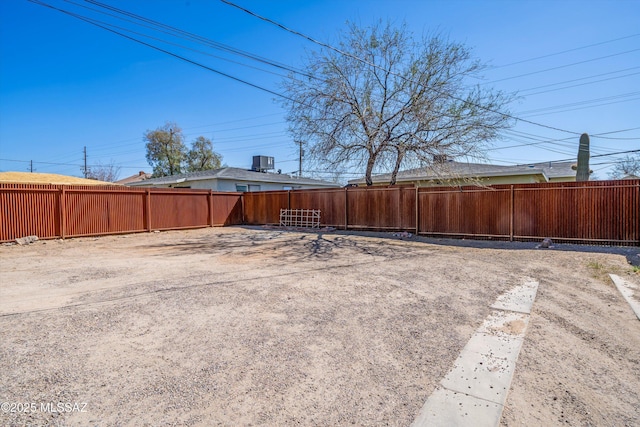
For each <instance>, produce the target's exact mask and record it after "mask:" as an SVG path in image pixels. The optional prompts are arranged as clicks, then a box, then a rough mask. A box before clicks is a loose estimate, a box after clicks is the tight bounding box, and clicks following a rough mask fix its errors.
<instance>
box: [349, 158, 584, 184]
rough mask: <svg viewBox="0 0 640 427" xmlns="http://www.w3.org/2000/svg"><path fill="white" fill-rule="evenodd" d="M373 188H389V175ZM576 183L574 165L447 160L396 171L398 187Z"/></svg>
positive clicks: (376, 181)
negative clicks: (422, 166)
mask: <svg viewBox="0 0 640 427" xmlns="http://www.w3.org/2000/svg"><path fill="white" fill-rule="evenodd" d="M372 180H373V185H389V182H390V181H391V174H383V175H375V176H373V177H372ZM575 180H576V170H575V162H545V163H532V164H527V165H516V166H503V165H490V164H483V163H464V162H454V161H446V162H443V163H437V164H434V165H432V166H429V167H426V168H417V169H408V170H404V171H400V172H398V176H397V177H396V184H397V185H415V186H418V187H432V186H446V185H461V184H462V185H473V184H481V185H497V184H527V183H539V182H567V181H575ZM349 185H365V180H364V178H360V179H353V180H351V181H349Z"/></svg>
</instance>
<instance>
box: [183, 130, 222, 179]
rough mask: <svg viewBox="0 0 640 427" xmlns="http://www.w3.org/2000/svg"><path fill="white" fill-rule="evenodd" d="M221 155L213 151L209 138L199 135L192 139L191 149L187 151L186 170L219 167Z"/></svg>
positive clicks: (195, 170) (192, 170) (194, 170)
mask: <svg viewBox="0 0 640 427" xmlns="http://www.w3.org/2000/svg"><path fill="white" fill-rule="evenodd" d="M221 162H222V156H221V155H220V154H218V153H216V152H215V151H213V144H212V142H211V140H210V139H209V138H205V137H204V136H199V137H198V138H196V140H195V141H193V143H192V145H191V150H189V153H187V171H189V172H197V171H204V170H210V169H218V168H220V163H221Z"/></svg>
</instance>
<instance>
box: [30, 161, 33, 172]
mask: <svg viewBox="0 0 640 427" xmlns="http://www.w3.org/2000/svg"><path fill="white" fill-rule="evenodd" d="M29 170H31V173H33V160H31V166H30V167H29Z"/></svg>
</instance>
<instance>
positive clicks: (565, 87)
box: [524, 67, 640, 96]
mask: <svg viewBox="0 0 640 427" xmlns="http://www.w3.org/2000/svg"><path fill="white" fill-rule="evenodd" d="M633 68H640V67H633ZM616 72H618V71H616ZM606 74H612V73H604V74H600V75H606ZM638 74H640V73H630V74H625V75H622V76H616V77H609V78H607V79H600V80H594V81H591V82H585V83H578V84H575V85H569V86H563V87H559V88H555V89H549V90H541V91H539V92H533V93H528V94H526V95H524V96H533V95H540V94H542V93H549V92H556V91H559V90H565V89H571V88H573V87H580V86H587V85H590V84H595V83H602V82H606V81H610V80H616V79H622V78H625V77H631V76H635V75H638ZM592 77H593V76H591V77H584V78H581V79H574V80H567V81H566V82H562V83H553V84H550V85H544V86H538V87H540V88H542V87H550V86H557V85H560V84H563V83H568V82H572V81H579V80H585V79H590V78H592ZM533 89H536V88H533ZM533 89H524V91H527V90H533Z"/></svg>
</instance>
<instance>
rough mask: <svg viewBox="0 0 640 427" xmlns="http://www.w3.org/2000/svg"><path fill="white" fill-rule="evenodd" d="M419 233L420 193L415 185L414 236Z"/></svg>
mask: <svg viewBox="0 0 640 427" xmlns="http://www.w3.org/2000/svg"><path fill="white" fill-rule="evenodd" d="M418 234H420V195H419V194H418V186H417V185H416V236H417V235H418Z"/></svg>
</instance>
